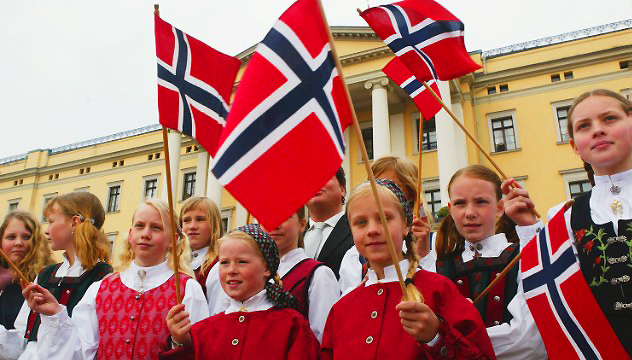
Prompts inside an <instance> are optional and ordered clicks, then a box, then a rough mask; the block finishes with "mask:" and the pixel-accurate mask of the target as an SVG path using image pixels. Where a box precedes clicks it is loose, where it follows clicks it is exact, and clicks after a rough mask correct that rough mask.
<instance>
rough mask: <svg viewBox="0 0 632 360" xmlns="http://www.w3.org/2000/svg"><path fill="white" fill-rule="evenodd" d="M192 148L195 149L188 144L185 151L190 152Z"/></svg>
mask: <svg viewBox="0 0 632 360" xmlns="http://www.w3.org/2000/svg"><path fill="white" fill-rule="evenodd" d="M191 150H193V146H187V147H186V149H185V152H186V153H187V154H188V153H190V152H191Z"/></svg>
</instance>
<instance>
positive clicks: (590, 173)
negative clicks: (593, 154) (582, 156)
mask: <svg viewBox="0 0 632 360" xmlns="http://www.w3.org/2000/svg"><path fill="white" fill-rule="evenodd" d="M584 170H586V175H588V181H590V185H591V186H595V170H593V168H592V165H590V164H589V163H587V162H585V161H584Z"/></svg>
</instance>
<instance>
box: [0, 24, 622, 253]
mask: <svg viewBox="0 0 632 360" xmlns="http://www.w3.org/2000/svg"><path fill="white" fill-rule="evenodd" d="M332 33H333V35H334V40H335V46H336V48H337V51H338V55H339V56H340V60H341V63H342V66H343V74H344V76H345V79H346V81H347V85H348V88H349V90H350V93H351V97H352V101H353V106H354V108H355V111H356V113H357V116H358V119H359V121H360V123H361V128H362V133H363V137H364V138H365V141H366V143H367V147H368V150H369V152H370V153H372V154H373V156H374V157H379V156H383V155H388V154H393V155H397V156H400V157H406V158H408V159H410V160H412V161H414V162H415V163H417V162H418V160H419V152H418V142H417V141H418V140H417V139H418V137H419V135H418V119H419V112H418V110H417V109H416V107H415V105H414V104H413V102H412V100H411V99H410V98H409V97H408V95H407V94H406V93H405V92H404V91H403V90H402V89H401V88H399V87H398V86H397V85H396V84H394V83H393V82H392V81H390V80H389V79H388V78H387V77H385V75H384V74H383V73H382V71H381V69H382V67H383V66H384V65H386V63H388V61H389V60H390V59H391V58H392V57H393V54H392V53H391V52H390V51H389V50H388V48H386V47H385V46H384V44H383V43H382V41H381V40H380V39H379V38H377V37H376V36H375V34H373V32H372V31H371V30H370V29H368V28H365V27H333V28H332ZM253 50H254V47H253V48H251V49H248V50H246V51H245V52H243V53H242V54H240V55H239V57H240V58H242V60H244V66H243V67H244V68H245V66H247V60H248V59H249V56H250V55H251V54H252V51H253ZM470 55H471V56H472V58H473V59H474V60H475V61H476V62H477V63H479V64H481V66H482V68H481V69H480V70H478V71H476V72H475V73H473V74H469V75H467V76H464V77H462V78H459V79H455V80H452V81H450V82H440V83H439V88H440V90H441V95H442V97H443V98H444V100H445V102H446V103H447V106H448V107H449V108H451V110H452V112H453V113H455V114H456V116H457V117H458V118H459V119H460V120H461V121H463V123H464V124H465V126H466V128H467V129H468V130H469V131H470V132H471V133H472V134H473V136H474V137H475V138H476V139H477V141H479V142H480V143H481V144H482V146H483V147H484V148H485V149H487V150H488V151H489V152H490V154H491V157H492V158H493V159H494V161H495V162H496V163H498V165H499V166H500V168H501V169H502V170H503V171H504V173H505V174H506V175H507V176H510V177H514V178H516V179H518V181H519V182H520V183H521V184H522V185H523V186H525V187H526V188H527V189H528V190H529V192H530V193H531V194H532V197H533V199H534V201H535V203H536V206H537V208H538V209H539V210H540V213H544V212H545V211H546V209H548V208H550V207H551V206H553V205H555V204H557V203H559V202H562V201H564V200H565V199H568V198H570V197H571V196H572V195H574V194H576V193H578V192H581V191H585V190H587V189H589V185H588V183H587V178H586V174H585V172H584V170H583V168H582V163H581V161H580V159H579V158H578V157H577V156H576V155H575V154H574V153H573V151H572V149H571V147H570V145H569V144H568V134H566V131H565V121H566V111H567V110H568V107H569V105H570V103H571V102H572V99H573V98H575V97H576V96H578V95H579V94H581V93H583V92H585V91H588V90H591V89H594V88H607V89H610V90H614V91H617V92H621V93H622V94H624V95H625V96H628V97H630V96H632V70H630V67H631V66H632V20H626V21H621V22H617V23H613V24H607V25H604V26H599V27H595V28H591V29H583V30H579V31H576V32H572V33H568V34H562V35H559V36H554V37H550V38H545V39H538V40H533V41H530V42H527V43H521V44H516V45H512V46H507V47H504V48H499V49H493V50H489V51H482V52H481V51H477V52H473V53H471V54H470ZM241 73H243V68H242V71H241V72H240V75H241ZM153 120H154V119H147V122H148V123H150V122H152V121H153ZM170 139H172V140H174V141H172V145H173V146H172V149H171V151H170V152H171V154H172V162H174V165H176V166H174V171H173V175H172V178H173V179H174V180H177V184H175V185H174V189H175V194H174V197H175V200H176V205H177V209H179V208H180V207H181V205H182V203H183V200H184V199H185V198H186V197H187V196H190V195H191V194H201V195H203V194H207V195H208V196H209V197H211V198H213V199H215V200H216V201H218V202H220V203H221V209H222V218H223V221H224V226H225V227H226V228H233V227H235V226H238V225H241V224H243V223H244V222H245V219H246V213H247V212H246V210H245V209H243V208H242V207H241V206H240V205H239V204H238V203H237V202H236V201H235V200H234V199H233V198H232V197H231V196H230V194H228V193H227V192H226V191H225V190H221V188H219V187H218V185H217V184H216V182H215V180H214V178H212V177H211V176H208V154H206V153H205V152H204V151H203V150H202V149H201V148H200V149H198V147H197V146H196V145H197V144H196V143H195V141H194V140H192V139H189V138H187V137H181V136H180V135H179V134H176V133H172V134H170ZM345 140H346V144H347V151H346V156H345V160H344V162H343V167H344V168H345V170H346V172H347V181H348V183H347V188H348V189H351V188H353V187H354V186H356V185H357V184H359V183H361V182H362V181H364V180H365V179H366V173H365V170H364V167H363V164H362V162H361V161H360V151H359V150H360V147H359V146H360V145H359V141H358V139H356V138H355V136H354V135H353V134H351V132H350V129H348V130H347V131H346V132H345ZM422 140H423V147H424V151H422V167H421V171H422V178H423V185H424V190H425V192H426V197H427V200H428V202H429V203H430V206H431V208H432V211H434V212H436V211H437V210H438V209H439V208H440V207H441V205H446V204H447V193H446V187H447V182H448V181H449V178H450V176H451V175H452V174H453V173H454V171H456V170H457V169H458V168H461V167H463V166H467V165H470V164H483V165H487V166H490V164H489V162H488V161H487V160H486V159H485V158H484V157H483V156H482V155H481V154H480V152H479V151H478V149H477V148H476V147H475V146H474V145H473V144H472V143H471V142H470V141H469V140H466V138H465V137H464V135H463V132H462V131H461V130H460V129H459V128H458V127H456V125H454V123H453V121H452V120H451V118H450V117H449V116H448V114H447V112H446V111H445V110H442V111H441V112H440V113H439V114H437V116H436V117H435V119H433V120H432V121H430V122H426V123H425V124H424V134H423V135H422ZM176 154H177V155H178V156H176ZM164 155H165V154H164V149H163V144H162V134H161V131H160V127H159V126H158V125H150V126H146V127H143V128H140V129H135V130H130V131H127V132H123V133H119V134H114V135H109V136H105V137H102V138H98V139H93V140H89V141H84V142H79V143H75V144H70V145H67V146H63V147H60V148H54V149H42V150H33V151H31V152H29V153H28V154H21V155H16V156H12V157H8V158H5V159H0V215H2V216H4V215H5V214H6V213H7V212H8V211H10V210H12V209H21V210H28V211H31V212H33V213H34V214H36V215H37V216H38V217H41V212H42V209H43V208H44V206H45V204H46V202H47V201H48V200H49V199H50V198H52V197H54V196H55V195H58V194H63V193H68V192H72V191H90V192H92V193H94V194H95V195H97V196H98V197H99V198H100V199H101V201H102V202H103V205H104V207H105V208H106V210H107V215H106V221H105V225H104V231H105V233H106V234H107V235H108V238H109V239H110V241H111V242H112V244H113V257H114V259H115V261H116V259H117V258H118V255H119V253H120V250H121V249H122V244H123V243H124V241H125V240H126V239H127V233H128V231H129V227H130V225H131V218H132V214H133V212H134V210H135V208H136V206H137V204H138V203H139V202H140V201H142V200H143V199H144V198H146V197H163V198H164V195H165V193H166V190H165V165H164V158H165V156H164ZM257 190H258V189H253V191H257Z"/></svg>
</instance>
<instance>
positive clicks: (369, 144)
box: [358, 122, 373, 163]
mask: <svg viewBox="0 0 632 360" xmlns="http://www.w3.org/2000/svg"><path fill="white" fill-rule="evenodd" d="M360 128H361V131H362V140H364V146H366V152H367V154H368V155H369V160H373V126H372V124H371V123H370V122H368V123H364V124H362V125H360ZM362 161H363V159H362V151H360V152H358V162H360V163H361V162H362Z"/></svg>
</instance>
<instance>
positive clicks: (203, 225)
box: [182, 208, 211, 250]
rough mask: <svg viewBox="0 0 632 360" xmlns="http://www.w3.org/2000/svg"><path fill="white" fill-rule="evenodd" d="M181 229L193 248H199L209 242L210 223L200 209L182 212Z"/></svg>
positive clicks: (207, 244)
mask: <svg viewBox="0 0 632 360" xmlns="http://www.w3.org/2000/svg"><path fill="white" fill-rule="evenodd" d="M182 231H183V232H184V233H185V234H186V235H187V237H188V238H189V242H190V243H191V249H193V250H199V249H201V248H203V247H205V246H209V244H210V243H211V223H210V220H209V218H208V215H207V213H206V212H205V211H203V210H202V209H199V208H197V209H192V210H189V211H187V212H186V213H184V216H183V217H182Z"/></svg>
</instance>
